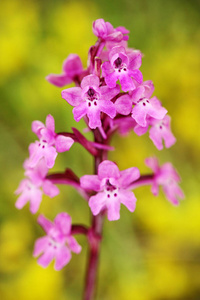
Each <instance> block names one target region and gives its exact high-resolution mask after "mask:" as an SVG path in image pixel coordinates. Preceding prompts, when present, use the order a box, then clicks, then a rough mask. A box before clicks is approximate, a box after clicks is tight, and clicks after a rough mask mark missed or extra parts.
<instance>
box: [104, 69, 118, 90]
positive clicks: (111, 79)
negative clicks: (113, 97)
mask: <svg viewBox="0 0 200 300" xmlns="http://www.w3.org/2000/svg"><path fill="white" fill-rule="evenodd" d="M117 80H118V76H117V75H116V73H115V72H113V73H110V74H107V75H106V76H105V82H106V84H107V85H108V86H109V88H115V87H116V82H117Z"/></svg>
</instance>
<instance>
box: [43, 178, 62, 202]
mask: <svg viewBox="0 0 200 300" xmlns="http://www.w3.org/2000/svg"><path fill="white" fill-rule="evenodd" d="M42 187H43V191H44V194H45V195H48V196H49V197H51V198H53V197H55V196H57V195H58V194H59V193H60V191H59V189H58V187H57V186H56V185H54V184H53V183H52V182H51V181H50V180H44V182H43V185H42Z"/></svg>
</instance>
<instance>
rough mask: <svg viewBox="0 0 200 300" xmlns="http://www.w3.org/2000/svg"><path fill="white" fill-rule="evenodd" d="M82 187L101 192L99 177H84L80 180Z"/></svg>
mask: <svg viewBox="0 0 200 300" xmlns="http://www.w3.org/2000/svg"><path fill="white" fill-rule="evenodd" d="M80 184H81V187H82V188H84V189H86V190H92V191H95V192H98V191H99V190H100V180H99V178H98V176H97V175H84V176H82V177H81V178H80Z"/></svg>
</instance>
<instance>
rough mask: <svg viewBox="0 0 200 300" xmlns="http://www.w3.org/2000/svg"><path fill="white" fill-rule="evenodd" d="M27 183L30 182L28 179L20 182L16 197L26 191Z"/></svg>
mask: <svg viewBox="0 0 200 300" xmlns="http://www.w3.org/2000/svg"><path fill="white" fill-rule="evenodd" d="M27 182H29V180H28V179H23V180H21V181H20V184H19V186H18V188H17V189H16V191H15V195H19V194H21V193H22V192H23V191H24V189H26V185H27Z"/></svg>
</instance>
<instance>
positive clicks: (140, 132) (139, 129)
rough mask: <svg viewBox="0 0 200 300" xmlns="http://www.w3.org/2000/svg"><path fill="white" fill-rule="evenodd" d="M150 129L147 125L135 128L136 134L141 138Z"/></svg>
mask: <svg viewBox="0 0 200 300" xmlns="http://www.w3.org/2000/svg"><path fill="white" fill-rule="evenodd" d="M148 128H149V125H148V124H147V126H145V127H142V126H140V125H138V124H137V125H136V126H135V127H134V132H135V133H136V134H137V135H138V136H141V135H143V134H145V133H146V132H147V130H148Z"/></svg>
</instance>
